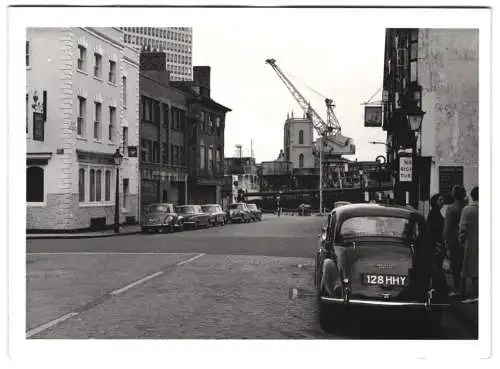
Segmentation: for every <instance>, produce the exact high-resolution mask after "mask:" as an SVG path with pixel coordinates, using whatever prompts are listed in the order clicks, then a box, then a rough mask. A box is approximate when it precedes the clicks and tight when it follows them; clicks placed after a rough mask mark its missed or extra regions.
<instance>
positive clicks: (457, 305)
mask: <svg viewBox="0 0 500 369" xmlns="http://www.w3.org/2000/svg"><path fill="white" fill-rule="evenodd" d="M446 279H447V280H448V286H452V285H453V279H452V277H451V274H450V273H446ZM450 311H451V312H452V313H453V314H455V315H456V316H458V317H459V318H460V319H461V320H463V321H464V322H466V323H467V324H468V325H470V326H471V327H476V328H477V327H478V324H479V323H478V322H479V311H478V302H477V301H476V302H470V303H467V302H462V301H456V302H454V303H452V304H451V306H450Z"/></svg>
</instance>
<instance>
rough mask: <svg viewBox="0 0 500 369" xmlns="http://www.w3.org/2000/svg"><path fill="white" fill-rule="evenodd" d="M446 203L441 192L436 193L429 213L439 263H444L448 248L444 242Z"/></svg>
mask: <svg viewBox="0 0 500 369" xmlns="http://www.w3.org/2000/svg"><path fill="white" fill-rule="evenodd" d="M443 205H444V197H443V196H442V195H441V194H439V193H438V194H435V195H434V196H432V197H431V210H430V211H429V214H428V215H427V224H428V226H429V231H430V234H431V237H432V241H433V243H434V244H435V245H436V256H437V261H438V265H443V261H444V258H445V256H446V250H445V248H444V243H443V229H444V217H443V215H442V213H441V209H442V208H443Z"/></svg>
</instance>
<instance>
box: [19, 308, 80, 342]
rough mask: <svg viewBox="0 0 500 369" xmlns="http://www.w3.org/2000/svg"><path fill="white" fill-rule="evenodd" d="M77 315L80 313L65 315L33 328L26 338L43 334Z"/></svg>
mask: <svg viewBox="0 0 500 369" xmlns="http://www.w3.org/2000/svg"><path fill="white" fill-rule="evenodd" d="M76 315H78V313H68V314H66V315H63V316H61V317H59V318H57V319H54V320H51V321H50V322H48V323H45V324H42V325H41V326H39V327H36V328H33V329H31V330H29V331H28V332H26V338H30V337H31V336H33V335H35V334H38V333H40V332H43V331H45V330H47V329H49V328H52V327H53V326H55V325H57V324H59V323H62V322H64V321H65V320H68V319H69V318H72V317H74V316H76Z"/></svg>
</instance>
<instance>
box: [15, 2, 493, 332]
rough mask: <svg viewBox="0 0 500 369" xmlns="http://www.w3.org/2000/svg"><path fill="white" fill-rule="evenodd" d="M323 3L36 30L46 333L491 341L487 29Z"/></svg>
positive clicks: (31, 181)
mask: <svg viewBox="0 0 500 369" xmlns="http://www.w3.org/2000/svg"><path fill="white" fill-rule="evenodd" d="M116 11H117V12H122V11H123V12H127V11H130V9H117V10H116ZM280 11H281V10H280ZM307 14H310V13H307V12H306V13H304V14H302V13H300V12H299V13H295V12H291V13H290V17H291V18H290V22H289V23H286V24H285V25H284V26H283V28H282V29H281V28H280V29H279V32H278V31H276V26H275V24H274V21H266V22H264V21H263V23H262V25H259V27H254V25H255V24H254V23H252V27H253V28H252V32H245V30H246V31H248V29H249V28H248V27H250V26H248V27H247V26H240V25H239V24H233V25H232V26H231V28H226V26H224V25H222V23H221V24H217V25H216V24H210V25H209V26H207V25H199V26H198V25H197V24H196V22H194V23H193V24H189V22H187V23H185V24H176V23H172V24H170V23H168V22H167V24H165V27H137V22H132V23H130V24H129V25H130V26H127V27H111V26H109V27H93V26H89V27H27V28H26V33H25V38H26V49H25V54H26V55H25V56H26V60H25V64H26V203H25V207H26V327H25V333H26V338H27V339H30V340H41V339H122V338H123V339H142V338H144V339H381V340H382V339H421V340H455V339H457V340H479V337H478V336H479V327H478V322H479V310H478V306H479V270H480V268H479V264H480V263H479V222H478V218H479V87H478V86H479V30H478V29H476V28H456V27H455V28H426V27H422V28H418V27H417V26H414V27H407V28H388V26H387V24H385V23H383V21H382V20H379V19H375V18H377V17H373V16H372V14H371V13H370V12H365V11H364V10H360V11H359V13H356V14H357V15H356V22H355V23H356V24H364V23H365V22H373V24H372V26H370V30H371V31H370V32H362V35H361V34H358V33H359V32H358V33H356V32H351V31H353V30H354V28H353V27H354V26H353V22H352V20H351V21H348V20H347V18H348V17H347V18H346V17H342V16H341V15H339V14H340V13H336V15H335V14H333V13H332V14H331V16H332V17H334V18H335V19H337V21H338V22H335V21H333V22H330V21H328V22H327V21H326V20H327V19H329V18H321V19H322V21H321V22H320V21H319V20H316V18H315V21H314V22H311V26H310V27H303V28H302V27H297V26H296V24H302V23H301V22H302V21H301V19H302V18H301V17H305V18H303V19H309V18H307ZM318 17H323V15H321V14H320V12H318ZM235 19H237V18H235ZM249 19H250V18H249ZM318 19H319V18H318ZM353 19H354V18H353ZM244 21H245V19H244V18H242V19H241V22H244ZM247 21H248V20H247ZM309 21H311V20H310V19H309ZM80 23H81V22H80ZM153 24H158V23H153ZM325 24H332V27H333V28H332V29H333V30H335V31H331V33H330V29H329V28H328V32H325V29H326V28H323V27H324V25H325ZM333 24H334V25H335V26H333ZM398 24H399V23H398ZM121 25H127V24H126V23H124V22H122V24H121ZM140 25H141V24H139V26H140ZM146 25H147V24H146ZM150 25H151V24H150ZM254 28H255V29H254ZM228 29H231V32H228ZM351 33H352V36H349V37H340V36H339V35H346V34H350V35H351ZM334 36H335V37H334ZM333 37H334V39H335V42H333V41H332V40H333ZM256 40H258V41H256ZM325 45H335V47H333V46H331V47H330V46H329V47H325ZM361 45H362V47H361ZM23 46H24V44H23ZM320 50H321V51H322V53H319V51H320ZM311 56H313V57H311ZM368 59H369V60H368ZM23 70H24V69H23ZM17 126H19V124H18V125H17ZM22 130H24V128H22ZM23 134H24V131H23ZM21 168H22V167H21ZM22 170H23V169H22ZM23 196H24V195H23ZM23 206H24V205H23ZM483 210H484V209H483Z"/></svg>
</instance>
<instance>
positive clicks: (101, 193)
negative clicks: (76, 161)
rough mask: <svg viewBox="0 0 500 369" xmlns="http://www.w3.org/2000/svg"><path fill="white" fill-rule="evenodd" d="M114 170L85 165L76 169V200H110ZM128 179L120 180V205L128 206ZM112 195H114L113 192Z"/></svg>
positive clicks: (114, 178)
mask: <svg viewBox="0 0 500 369" xmlns="http://www.w3.org/2000/svg"><path fill="white" fill-rule="evenodd" d="M114 173H115V171H114V169H111V168H106V167H102V168H92V167H90V168H89V167H85V168H80V169H78V201H79V202H80V203H96V204H97V203H103V202H104V203H106V202H111V201H112V198H111V195H112V193H111V191H112V190H113V191H114V189H115V186H114V185H113V183H114V181H116V177H115V175H114ZM87 178H88V180H87ZM129 182H130V181H129V179H128V178H123V181H122V207H123V208H124V209H128V208H129V189H130V185H129ZM113 195H116V194H115V193H113Z"/></svg>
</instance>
